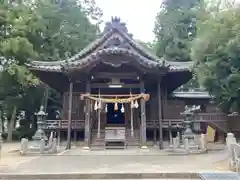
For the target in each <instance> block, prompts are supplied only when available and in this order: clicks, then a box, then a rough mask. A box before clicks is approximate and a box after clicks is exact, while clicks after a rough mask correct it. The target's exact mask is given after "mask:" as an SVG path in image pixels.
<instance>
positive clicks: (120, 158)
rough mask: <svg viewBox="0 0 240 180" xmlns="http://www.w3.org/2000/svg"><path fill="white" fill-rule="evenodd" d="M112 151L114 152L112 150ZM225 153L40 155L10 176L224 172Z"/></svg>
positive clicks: (20, 165)
mask: <svg viewBox="0 0 240 180" xmlns="http://www.w3.org/2000/svg"><path fill="white" fill-rule="evenodd" d="M110 151H111V150H110ZM225 158H226V152H225V151H222V152H212V153H208V154H201V155H191V156H190V155H189V156H158V155H148V156H147V155H135V156H132V155H120V154H118V153H117V154H115V155H113V154H110V155H106V154H105V155H101V156H99V155H97V154H93V155H90V154H89V155H87V156H86V155H71V156H68V155H67V156H66V155H65V156H64V155H58V156H41V157H37V158H36V157H35V159H31V160H30V161H27V162H23V163H21V164H19V165H18V166H16V167H14V168H10V169H8V171H7V172H10V173H90V174H91V173H156V172H161V173H162V172H163V173H166V172H168V173H173V172H183V173H186V172H193V173H197V172H223V171H227V169H224V168H222V167H221V166H219V164H218V162H220V161H223V160H224V159H225Z"/></svg>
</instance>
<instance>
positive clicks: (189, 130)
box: [181, 106, 198, 148]
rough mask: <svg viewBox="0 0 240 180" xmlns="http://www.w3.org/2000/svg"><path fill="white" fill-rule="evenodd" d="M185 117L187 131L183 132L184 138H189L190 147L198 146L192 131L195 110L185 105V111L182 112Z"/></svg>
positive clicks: (184, 122)
mask: <svg viewBox="0 0 240 180" xmlns="http://www.w3.org/2000/svg"><path fill="white" fill-rule="evenodd" d="M181 115H182V116H183V117H184V121H183V125H184V127H185V131H184V132H183V139H188V146H189V148H198V145H196V142H195V139H194V136H195V135H194V133H193V131H192V124H193V118H194V112H192V109H191V108H189V107H188V106H186V107H185V111H184V112H183V113H181Z"/></svg>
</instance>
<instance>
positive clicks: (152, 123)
mask: <svg viewBox="0 0 240 180" xmlns="http://www.w3.org/2000/svg"><path fill="white" fill-rule="evenodd" d="M226 120H227V115H226V114H224V113H197V114H196V115H195V119H194V121H195V122H209V123H218V122H226ZM182 122H183V117H180V115H179V118H178V119H163V127H164V128H165V127H168V126H169V125H172V126H175V125H181V124H182ZM146 124H147V127H148V128H153V127H158V125H159V123H158V120H146Z"/></svg>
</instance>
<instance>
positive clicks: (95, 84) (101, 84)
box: [91, 83, 140, 89]
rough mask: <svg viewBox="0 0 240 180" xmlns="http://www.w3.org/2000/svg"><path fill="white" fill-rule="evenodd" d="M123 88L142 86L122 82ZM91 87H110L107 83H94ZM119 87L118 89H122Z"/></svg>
mask: <svg viewBox="0 0 240 180" xmlns="http://www.w3.org/2000/svg"><path fill="white" fill-rule="evenodd" d="M121 85H122V87H121V88H140V84H121ZM91 88H110V87H109V84H107V83H92V84H91ZM121 88H118V89H121Z"/></svg>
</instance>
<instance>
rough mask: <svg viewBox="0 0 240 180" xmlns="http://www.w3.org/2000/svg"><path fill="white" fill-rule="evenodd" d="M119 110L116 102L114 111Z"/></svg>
mask: <svg viewBox="0 0 240 180" xmlns="http://www.w3.org/2000/svg"><path fill="white" fill-rule="evenodd" d="M117 110H118V103H115V104H114V111H117Z"/></svg>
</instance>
